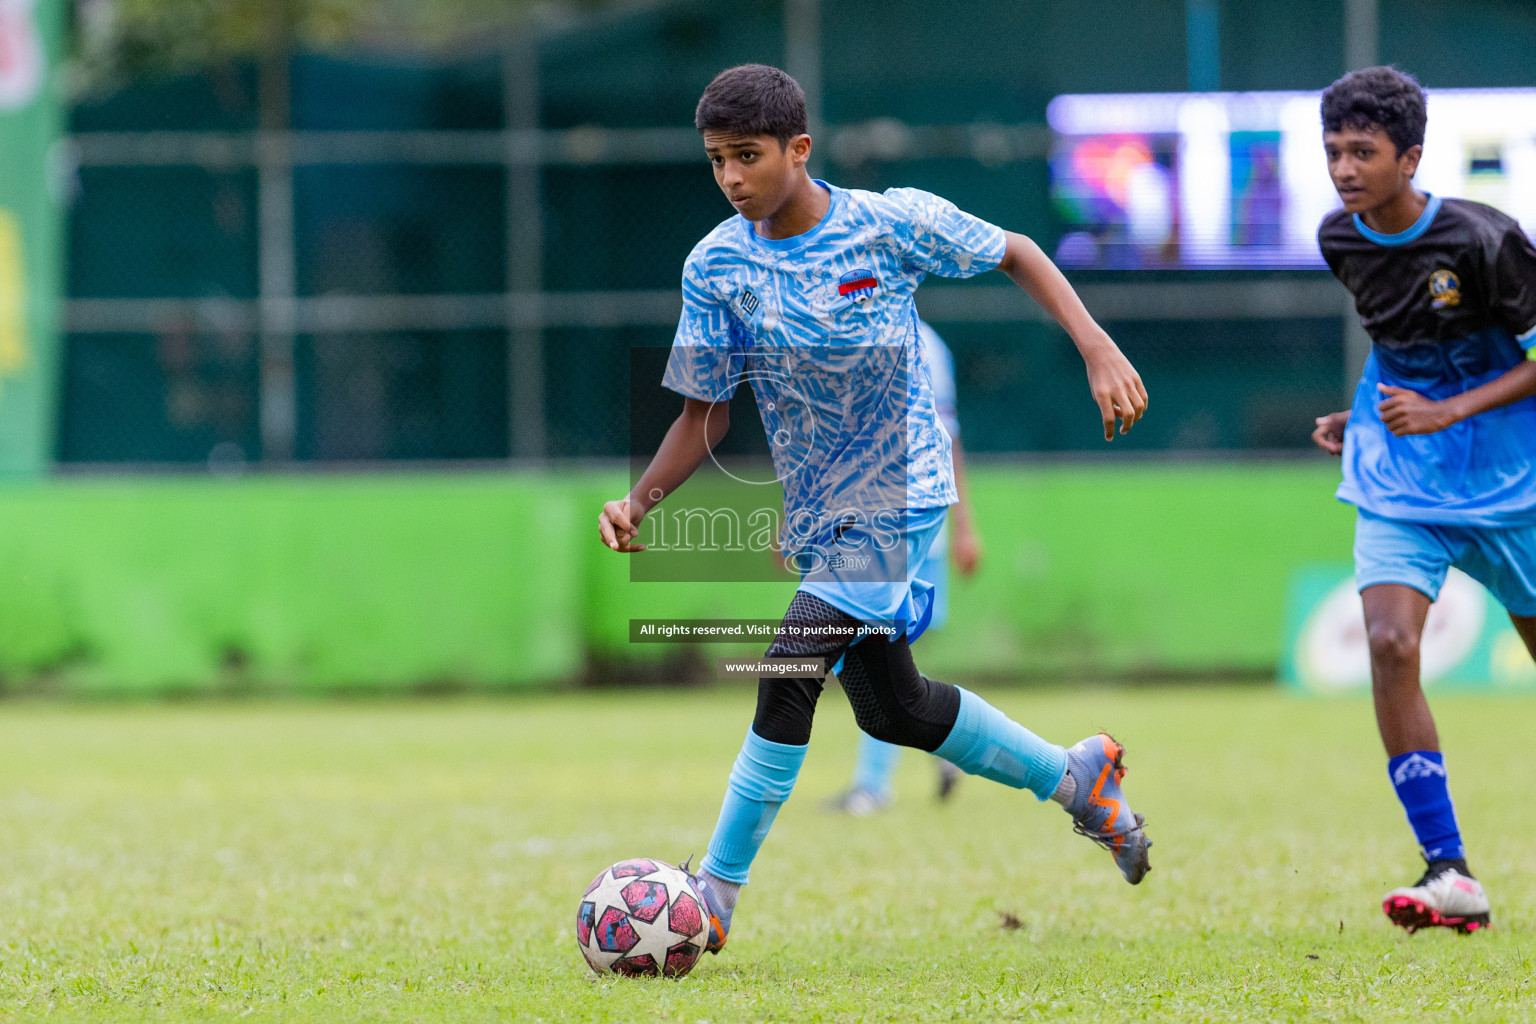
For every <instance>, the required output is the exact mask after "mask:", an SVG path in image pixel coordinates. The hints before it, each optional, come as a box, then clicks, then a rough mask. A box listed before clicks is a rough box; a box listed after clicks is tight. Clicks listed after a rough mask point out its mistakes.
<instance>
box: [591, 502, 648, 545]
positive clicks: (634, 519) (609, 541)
mask: <svg viewBox="0 0 1536 1024" xmlns="http://www.w3.org/2000/svg"><path fill="white" fill-rule="evenodd" d="M644 518H645V511H644V510H643V509H640V508H638V507H637V508H631V507H630V504H629V499H628V498H622V499H620V500H619V501H610V502H607V503H605V504H604V505H603V513H602V515H600V516H598V517H597V532H598V535H599V536H601V537H602V538H603V543H604V544H606V545H607V546H608V547H610V548H612V549H613V550H614V551H620V552H623V553H625V554H629V553H631V552H635V551H644V550H645V545H644V544H636V543H634V540H635V538H636V537H638V536H640V520H642V519H644Z"/></svg>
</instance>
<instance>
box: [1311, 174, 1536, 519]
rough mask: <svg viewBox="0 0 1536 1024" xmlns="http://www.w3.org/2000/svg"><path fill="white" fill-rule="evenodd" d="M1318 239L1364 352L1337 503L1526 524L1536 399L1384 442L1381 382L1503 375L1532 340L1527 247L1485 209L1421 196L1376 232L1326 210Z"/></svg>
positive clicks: (1533, 510) (1518, 233)
mask: <svg viewBox="0 0 1536 1024" xmlns="http://www.w3.org/2000/svg"><path fill="white" fill-rule="evenodd" d="M1318 244H1319V246H1320V247H1321V248H1322V252H1323V258H1324V259H1325V260H1327V261H1328V266H1329V268H1330V269H1331V270H1332V271H1333V273H1334V275H1335V276H1336V277H1338V279H1339V280H1340V281H1342V282H1343V283H1344V286H1345V287H1346V288H1348V289H1349V290H1350V292H1351V293H1352V294H1353V295H1354V297H1355V309H1356V311H1357V312H1358V313H1359V315H1360V321H1361V323H1362V324H1364V326H1365V329H1366V331H1367V332H1368V333H1369V334H1370V336H1371V342H1372V344H1371V355H1370V358H1369V359H1367V361H1366V366H1365V373H1364V375H1363V376H1362V377H1361V380H1360V385H1359V387H1358V388H1357V389H1356V391H1355V399H1354V405H1353V407H1352V408H1351V410H1350V415H1349V425H1348V427H1347V428H1346V429H1345V432H1344V481H1343V483H1342V484H1341V485H1340V487H1339V491H1338V496H1339V498H1340V499H1341V500H1343V501H1347V502H1349V503H1351V504H1353V505H1356V506H1358V507H1360V508H1363V509H1365V510H1367V511H1369V512H1373V513H1375V514H1376V515H1380V516H1386V517H1388V518H1391V519H1401V520H1406V521H1409V522H1424V523H1447V524H1459V525H1464V526H1493V527H1503V526H1515V525H1524V524H1532V523H1536V397H1533V398H1527V399H1523V400H1521V401H1519V402H1515V403H1513V404H1511V405H1507V406H1505V407H1503V408H1501V409H1493V410H1490V411H1488V412H1485V413H1482V414H1481V415H1478V416H1473V417H1472V418H1470V419H1467V420H1464V421H1462V422H1461V423H1457V424H1455V425H1453V426H1451V427H1448V428H1446V429H1445V430H1441V431H1438V432H1436V433H1433V434H1424V435H1418V436H1412V437H1395V436H1393V434H1392V432H1391V431H1390V430H1388V429H1387V428H1386V426H1385V424H1383V423H1382V421H1381V416H1380V414H1379V412H1378V411H1377V407H1378V405H1379V404H1380V403H1381V402H1382V401H1383V400H1384V399H1385V398H1386V396H1385V395H1383V394H1381V393H1380V392H1379V391H1378V390H1377V387H1376V385H1377V384H1380V383H1385V384H1390V385H1396V386H1398V387H1404V388H1410V389H1412V390H1414V391H1417V392H1419V393H1421V394H1423V395H1425V396H1426V397H1428V398H1432V399H1443V398H1448V397H1451V396H1453V395H1457V394H1460V393H1462V392H1464V391H1469V390H1471V389H1472V388H1475V387H1478V386H1480V385H1482V384H1485V383H1487V382H1488V381H1491V380H1493V379H1495V378H1496V377H1498V376H1500V375H1501V374H1504V373H1506V372H1507V371H1509V370H1510V369H1512V368H1514V367H1515V366H1517V365H1519V363H1520V362H1521V361H1522V360H1524V359H1526V358H1527V357H1528V350H1529V349H1530V348H1531V347H1532V346H1533V345H1536V247H1533V246H1532V244H1531V240H1530V239H1529V238H1527V237H1526V235H1525V233H1524V232H1523V231H1522V230H1521V228H1520V225H1519V224H1518V223H1517V222H1516V221H1515V220H1514V219H1513V218H1511V217H1509V216H1506V215H1505V214H1503V213H1500V212H1499V211H1498V210H1495V209H1494V208H1492V207H1491V206H1485V205H1483V204H1482V203H1475V202H1471V201H1468V200H1464V199H1441V198H1440V197H1438V196H1430V197H1429V203H1428V205H1426V206H1425V208H1424V213H1423V214H1422V215H1421V216H1420V217H1419V219H1418V220H1417V221H1416V222H1414V224H1413V226H1412V227H1410V228H1408V229H1407V230H1406V231H1402V232H1399V233H1397V234H1394V235H1384V234H1381V233H1379V232H1376V231H1373V230H1371V229H1370V228H1369V227H1367V226H1366V225H1365V223H1364V222H1363V221H1361V219H1360V218H1359V217H1358V216H1354V215H1351V214H1347V213H1345V212H1343V211H1338V212H1336V213H1333V214H1330V215H1329V216H1328V217H1327V218H1326V219H1325V220H1324V221H1323V223H1322V226H1321V227H1320V228H1319V229H1318Z"/></svg>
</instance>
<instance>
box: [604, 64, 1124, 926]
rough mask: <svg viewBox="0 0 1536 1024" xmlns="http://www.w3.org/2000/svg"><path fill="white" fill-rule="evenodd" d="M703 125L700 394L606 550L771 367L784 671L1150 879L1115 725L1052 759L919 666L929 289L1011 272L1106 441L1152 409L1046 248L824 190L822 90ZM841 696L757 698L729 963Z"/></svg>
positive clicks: (862, 721)
mask: <svg viewBox="0 0 1536 1024" xmlns="http://www.w3.org/2000/svg"><path fill="white" fill-rule="evenodd" d="M694 124H695V127H696V128H697V129H698V130H699V132H700V133H701V134H702V135H703V137H704V147H705V153H706V154H707V155H708V157H709V159H710V162H711V164H712V165H713V167H714V173H715V181H716V183H717V184H718V185H719V186H720V188H721V190H722V191H723V192H724V193H725V195H726V198H727V199H728V200H730V202H731V205H732V206H734V207H735V208H736V211H737V213H738V214H739V216H736V217H732V218H731V219H729V220H727V221H725V222H724V223H722V224H721V225H720V226H719V227H717V228H715V230H714V231H712V232H710V233H709V235H707V236H706V237H705V238H704V240H703V241H701V242H700V243H699V244H698V245H697V246H695V247H694V250H693V252H692V253H690V254H689V256H688V260H687V262H686V264H685V265H684V268H683V314H682V318H681V320H680V321H679V323H678V329H677V336H676V338H675V339H674V341H673V344H672V354H671V359H670V361H669V363H668V365H667V372H666V375H665V377H664V379H663V384H664V385H665V386H666V387H668V388H671V389H672V390H674V391H677V392H679V393H680V394H682V395H683V396H684V404H683V412H682V414H681V415H680V416H679V417H678V418H677V420H676V422H675V423H674V424H673V425H672V427H671V429H670V430H668V432H667V435H666V437H665V438H664V439H663V440H662V443H661V447H660V448H659V449H658V450H657V452H656V455H655V456H654V457H653V458H652V460H651V463H650V465H649V466H648V467H647V468H646V470H645V472H644V473H643V474H641V477H640V480H639V481H638V482H637V483H636V484H635V486H634V487H633V488H631V490H630V492H629V494H628V495H626V496H625V497H623V498H621V499H619V500H616V501H610V502H607V503H606V504H605V505H604V506H603V511H602V513H601V514H600V515H599V517H598V530H599V533H600V535H601V537H602V540H603V543H604V544H606V545H607V546H608V547H609V548H611V549H613V550H615V551H622V552H636V551H640V550H643V548H644V545H641V544H637V543H636V540H637V538H638V534H639V524H640V522H641V520H642V519H643V517H644V516H645V514H646V512H647V510H649V509H650V508H651V507H653V506H654V505H655V504H656V503H657V502H659V501H661V500H662V499H663V498H665V497H666V496H667V495H670V494H671V493H672V492H673V491H675V490H676V489H677V488H678V487H680V486H681V485H682V484H683V483H684V481H686V480H687V479H688V477H689V476H690V475H692V473H693V472H694V471H695V470H696V469H697V468H698V466H699V465H700V464H701V463H702V462H703V460H704V459H705V458H707V457H708V456H709V453H710V451H711V449H712V448H713V447H714V445H715V444H716V443H718V442H719V440H720V438H722V437H723V436H724V435H725V431H726V430H727V428H728V419H727V417H728V416H729V401H728V400H729V398H730V397H731V395H732V394H734V392H735V389H736V387H737V386H738V384H739V383H740V382H741V380H742V378H743V376H744V375H745V374H746V373H748V372H750V373H752V377H751V385H752V391H753V395H754V397H755V398H756V400H757V406H758V412H759V414H760V415H761V417H762V420H763V427H764V431H765V433H766V434H767V436H768V440H769V450H770V451H771V452H773V453H774V465H775V469H776V471H777V472H778V474H779V479H780V480H781V481H782V482H783V485H784V506H785V508H784V512H785V515H784V523H785V543H786V549H787V550H788V551H790V552H791V557H792V559H795V560H796V564H797V565H798V566H800V568H801V571H802V576H801V583H800V586H799V589H798V590H797V591H796V592H795V596H794V598H793V599H792V600H791V602H790V606H789V609H788V611H786V612H785V615H784V620H783V622H782V623H781V625H780V627H779V634H778V637H777V638H776V639H775V640H774V643H773V646H772V647H770V648H769V650H768V656H769V657H772V658H788V659H803V660H806V661H812V660H814V661H817V662H818V663H819V664H821V665H826V664H836V663H837V662H838V661H839V660H843V661H844V665H843V672H842V675H841V676H839V681H840V682H841V683H842V686H843V690H844V692H845V693H846V694H847V695H848V698H849V702H850V703H851V704H852V705H853V708H854V716H855V718H856V719H857V720H858V723H859V726H860V728H862V729H864V731H866V732H869V733H872V734H873V735H874V736H876V737H877V738H878V739H883V740H886V741H887V742H892V743H900V744H903V745H905V746H915V747H920V748H922V749H923V750H928V751H933V752H935V753H938V754H939V755H940V756H941V757H944V758H947V759H948V760H950V761H953V762H954V763H955V764H957V765H959V766H960V767H961V768H962V769H964V770H965V771H966V772H968V773H971V774H977V775H984V776H986V777H987V778H990V779H994V780H996V781H998V782H1001V783H1003V784H1004V785H1008V786H1012V787H1014V788H1016V789H1027V790H1029V791H1030V792H1032V793H1034V794H1035V796H1036V797H1038V798H1039V799H1041V800H1055V801H1056V802H1057V803H1059V804H1061V805H1062V806H1063V807H1064V808H1065V809H1066V810H1067V812H1068V813H1069V814H1070V815H1071V817H1072V820H1073V824H1074V829H1075V830H1076V831H1077V832H1079V833H1080V834H1082V835H1084V836H1087V837H1088V838H1090V839H1092V840H1094V841H1095V842H1097V843H1099V844H1100V845H1102V846H1104V847H1105V848H1106V849H1107V850H1109V852H1110V853H1111V855H1112V856H1113V857H1114V860H1115V863H1116V865H1117V866H1118V867H1119V869H1120V871H1121V873H1122V874H1123V875H1124V876H1125V878H1126V880H1127V881H1128V882H1131V883H1132V884H1135V883H1137V882H1140V881H1141V879H1142V878H1143V877H1144V876H1145V874H1146V872H1147V870H1148V861H1147V848H1148V846H1149V845H1150V842H1149V840H1148V839H1147V838H1146V834H1145V833H1144V832H1143V830H1142V822H1141V818H1140V816H1139V815H1136V814H1134V813H1133V812H1132V811H1131V809H1130V807H1129V806H1128V805H1127V803H1126V800H1125V797H1124V793H1123V791H1122V789H1121V788H1120V780H1121V778H1122V777H1123V775H1124V773H1125V769H1124V765H1123V764H1122V760H1121V759H1122V755H1123V753H1124V748H1123V747H1122V746H1121V745H1120V744H1119V743H1117V742H1115V741H1114V740H1113V739H1111V738H1110V737H1109V736H1107V735H1105V734H1103V733H1098V734H1095V735H1093V736H1089V737H1087V738H1086V739H1084V740H1082V741H1080V742H1079V743H1077V744H1076V745H1074V746H1073V747H1071V748H1070V749H1068V748H1064V747H1061V746H1058V745H1057V744H1054V743H1049V742H1047V741H1045V740H1043V739H1041V738H1040V737H1038V736H1036V735H1035V734H1034V733H1032V732H1030V731H1029V730H1027V729H1025V728H1024V727H1023V726H1021V725H1019V724H1018V723H1017V722H1014V721H1013V720H1011V719H1010V718H1008V716H1006V715H1004V714H1003V713H1002V712H1001V711H998V710H997V709H996V708H994V707H992V706H991V705H990V704H988V703H987V702H986V701H984V700H982V699H981V698H980V697H978V696H976V695H975V694H973V693H970V692H969V691H966V690H962V689H960V688H958V687H955V686H950V685H948V684H945V683H939V682H934V681H933V680H931V679H927V678H925V677H924V676H923V675H922V673H920V672H919V671H918V670H917V666H916V665H915V664H914V663H913V661H912V652H911V648H910V643H911V641H913V640H915V639H916V638H917V637H918V636H919V635H921V633H922V630H923V628H924V627H925V626H926V625H927V619H928V614H929V612H930V611H931V607H932V601H931V598H932V589H933V588H932V587H931V586H929V585H928V584H926V583H925V582H924V581H922V580H920V579H918V578H917V577H916V575H915V571H916V568H917V566H919V565H921V564H922V562H923V560H924V559H925V558H926V557H927V555H928V551H929V549H930V547H931V546H932V544H933V540H934V537H935V536H936V535H937V533H938V530H939V527H940V526H942V524H943V522H944V516H945V509H946V508H947V507H948V506H949V505H952V504H954V502H955V500H956V497H957V495H956V494H955V487H954V472H953V469H952V466H951V463H950V444H949V438H948V436H947V435H946V434H945V433H944V429H943V427H942V426H940V424H939V419H938V414H937V412H936V411H935V409H934V405H933V391H932V387H931V385H930V382H929V378H928V373H927V372H926V371H925V370H924V369H923V364H922V360H923V355H922V347H921V346H920V345H919V344H918V339H917V309H916V307H915V306H914V304H913V301H912V296H913V293H914V292H915V291H916V289H917V286H918V284H919V283H920V282H921V281H922V279H923V277H924V276H925V275H926V274H928V273H936V274H941V275H943V276H946V277H971V276H974V275H976V274H980V273H982V272H984V271H987V270H992V269H994V268H997V269H1001V270H1002V271H1003V272H1004V273H1006V274H1007V275H1008V276H1009V277H1010V278H1011V279H1012V280H1013V281H1014V282H1015V283H1016V284H1018V285H1019V286H1020V287H1021V288H1023V289H1024V290H1025V291H1026V292H1028V293H1029V295H1030V296H1031V297H1032V298H1034V299H1035V300H1036V301H1037V302H1039V303H1040V304H1041V305H1042V306H1043V307H1044V308H1045V309H1046V310H1047V311H1048V312H1049V313H1050V314H1051V315H1052V317H1053V318H1054V319H1055V320H1056V321H1057V322H1058V323H1059V324H1061V325H1062V327H1064V328H1065V329H1066V331H1067V333H1068V334H1069V336H1070V337H1071V338H1072V340H1073V342H1074V343H1075V344H1076V346H1077V348H1078V351H1079V352H1080V353H1081V355H1082V357H1083V360H1084V362H1085V364H1086V367H1087V371H1088V382H1089V390H1090V392H1091V394H1092V396H1093V398H1094V400H1095V401H1096V402H1097V404H1098V406H1099V412H1100V418H1101V420H1102V424H1103V430H1104V438H1105V440H1109V439H1110V438H1112V437H1113V436H1114V431H1115V420H1116V419H1117V418H1119V420H1120V422H1121V426H1120V429H1121V431H1122V432H1124V431H1126V430H1129V429H1130V428H1131V427H1132V426H1133V425H1134V424H1135V422H1136V421H1137V420H1138V419H1139V418H1140V417H1141V415H1142V414H1143V413H1144V412H1145V410H1146V406H1147V395H1146V389H1145V388H1144V387H1143V386H1142V383H1141V378H1140V377H1139V376H1138V375H1137V373H1136V371H1135V369H1134V368H1132V366H1131V364H1130V362H1129V361H1128V360H1127V359H1126V358H1125V356H1124V355H1123V354H1121V352H1120V349H1119V347H1118V346H1116V345H1115V343H1114V341H1113V340H1111V339H1110V337H1109V335H1108V334H1106V333H1105V332H1104V331H1103V329H1102V328H1100V327H1099V326H1098V324H1096V323H1095V322H1094V321H1093V318H1092V317H1091V316H1089V314H1088V311H1087V310H1086V309H1084V308H1083V304H1082V302H1081V301H1080V300H1079V299H1078V297H1077V294H1076V293H1075V292H1074V291H1073V290H1072V287H1071V285H1069V284H1068V283H1067V280H1066V278H1064V277H1063V276H1062V274H1061V271H1059V270H1058V269H1057V268H1056V266H1055V265H1054V264H1053V263H1051V261H1050V260H1049V259H1048V258H1046V256H1045V254H1044V253H1042V252H1041V251H1040V247H1039V246H1037V245H1036V244H1035V243H1034V242H1032V241H1030V240H1029V239H1028V238H1025V237H1024V236H1023V235H1018V234H1012V233H1010V232H1005V231H1003V230H1002V229H1001V228H998V227H995V226H993V225H991V224H988V223H986V222H985V221H982V220H979V219H977V218H975V217H972V216H970V215H968V214H965V213H962V212H961V211H960V210H958V209H956V208H955V206H954V204H952V203H949V202H947V201H946V200H943V199H941V198H939V197H938V196H935V195H933V194H931V193H928V192H923V191H920V190H918V189H906V188H897V189H891V190H890V191H888V192H886V193H884V194H878V193H872V192H864V191H859V190H853V189H841V188H835V187H833V186H831V185H828V184H827V183H825V182H822V181H816V180H813V179H812V178H811V177H810V175H809V174H807V173H806V162H807V161H808V160H809V159H810V155H811V137H810V136H809V135H808V134H806V119H805V93H804V92H803V91H802V90H801V88H800V86H799V85H798V84H797V83H796V82H795V80H794V79H792V78H790V77H789V76H788V75H786V74H785V73H784V72H783V71H780V70H779V69H777V68H772V67H768V66H766V65H762V64H749V65H745V66H743V67H737V68H731V69H729V70H727V71H723V72H721V73H720V74H719V75H718V76H716V78H715V80H714V81H713V82H711V83H710V85H709V88H708V89H706V90H705V92H704V95H703V97H702V98H701V99H700V100H699V105H698V108H697V111H696V113H695V117H694ZM892 502H895V503H897V506H899V507H893V506H892V504H891V503H892ZM882 535H885V536H882ZM886 540H891V541H893V543H890V544H887V543H885V541H886ZM802 555H811V556H816V557H812V558H807V559H802V558H801V557H800V556H802ZM822 685H823V679H822V676H821V674H818V675H817V676H815V677H796V678H788V677H784V676H777V675H771V674H770V675H764V676H763V677H762V678H761V680H760V682H759V687H758V701H757V712H756V715H755V716H754V718H753V720H752V726H751V728H750V729H748V731H747V736H746V740H745V742H744V743H743V744H742V748H741V753H740V755H739V756H738V757H737V759H736V764H735V766H734V767H733V768H732V770H731V774H730V779H729V781H728V784H727V787H726V795H725V800H724V803H723V804H722V806H721V808H720V816H719V819H718V821H717V822H716V825H715V830H714V833H713V835H712V836H711V838H710V841H709V849H708V852H707V853H706V854H705V857H704V860H703V863H702V865H701V867H700V870H699V874H698V883H699V887H700V893H701V894H702V895H703V897H704V899H705V900H706V902H708V904H709V909H710V916H711V926H710V938H709V949H710V950H711V951H712V952H719V951H720V949H721V947H722V946H724V944H725V941H726V937H727V935H728V933H729V930H730V926H731V917H732V914H733V912H734V910H735V907H736V900H737V897H738V896H739V894H740V891H741V887H742V886H743V885H745V884H746V882H747V875H748V870H749V869H750V867H751V864H752V861H753V860H754V859H755V858H756V856H757V851H758V849H759V848H760V847H761V846H762V843H763V840H764V839H766V838H767V836H768V830H769V829H770V828H771V827H772V825H773V820H774V818H775V817H776V816H777V814H778V812H779V807H780V806H781V805H782V804H783V802H784V801H785V800H786V799H788V797H789V794H790V791H791V790H792V789H793V788H794V784H795V779H796V778H797V777H798V776H799V774H800V766H801V764H802V762H803V761H804V760H805V752H806V749H807V746H808V744H809V743H810V738H811V719H812V717H813V715H814V714H815V710H816V701H817V698H818V697H820V695H821V690H822Z"/></svg>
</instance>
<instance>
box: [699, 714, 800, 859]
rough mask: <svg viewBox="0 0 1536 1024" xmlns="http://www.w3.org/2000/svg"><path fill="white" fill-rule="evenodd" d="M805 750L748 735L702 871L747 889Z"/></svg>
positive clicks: (793, 783)
mask: <svg viewBox="0 0 1536 1024" xmlns="http://www.w3.org/2000/svg"><path fill="white" fill-rule="evenodd" d="M808 746H809V745H808V744H801V745H799V746H796V745H793V744H789V743H774V742H772V741H771V740H765V739H763V738H762V737H761V736H759V735H758V734H757V733H755V732H753V731H752V730H751V729H748V730H747V738H746V740H745V741H744V742H743V743H742V745H741V753H740V754H737V755H736V764H735V765H734V766H733V767H732V768H731V778H730V781H729V782H728V783H727V784H726V790H725V801H724V803H722V804H721V805H720V819H719V820H718V821H717V822H716V823H715V834H714V835H712V836H710V839H709V852H707V853H706V854H705V855H704V859H703V861H701V862H700V864H699V869H700V871H707V872H709V873H710V874H711V875H714V876H715V877H716V878H719V879H722V880H723V881H727V882H734V883H735V884H737V885H745V884H747V872H748V870H749V869H750V868H751V867H752V861H753V859H754V858H756V857H757V851H758V849H759V848H760V847H761V846H762V845H763V840H764V839H766V838H768V830H769V829H770V828H772V827H773V819H774V818H775V817H777V816H778V813H779V807H780V805H782V804H783V803H784V801H785V800H788V799H789V793H790V790H792V789H794V788H795V779H796V778H797V777H798V776H799V774H800V765H801V764H802V763H804V761H805V752H806V749H807V748H808Z"/></svg>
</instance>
